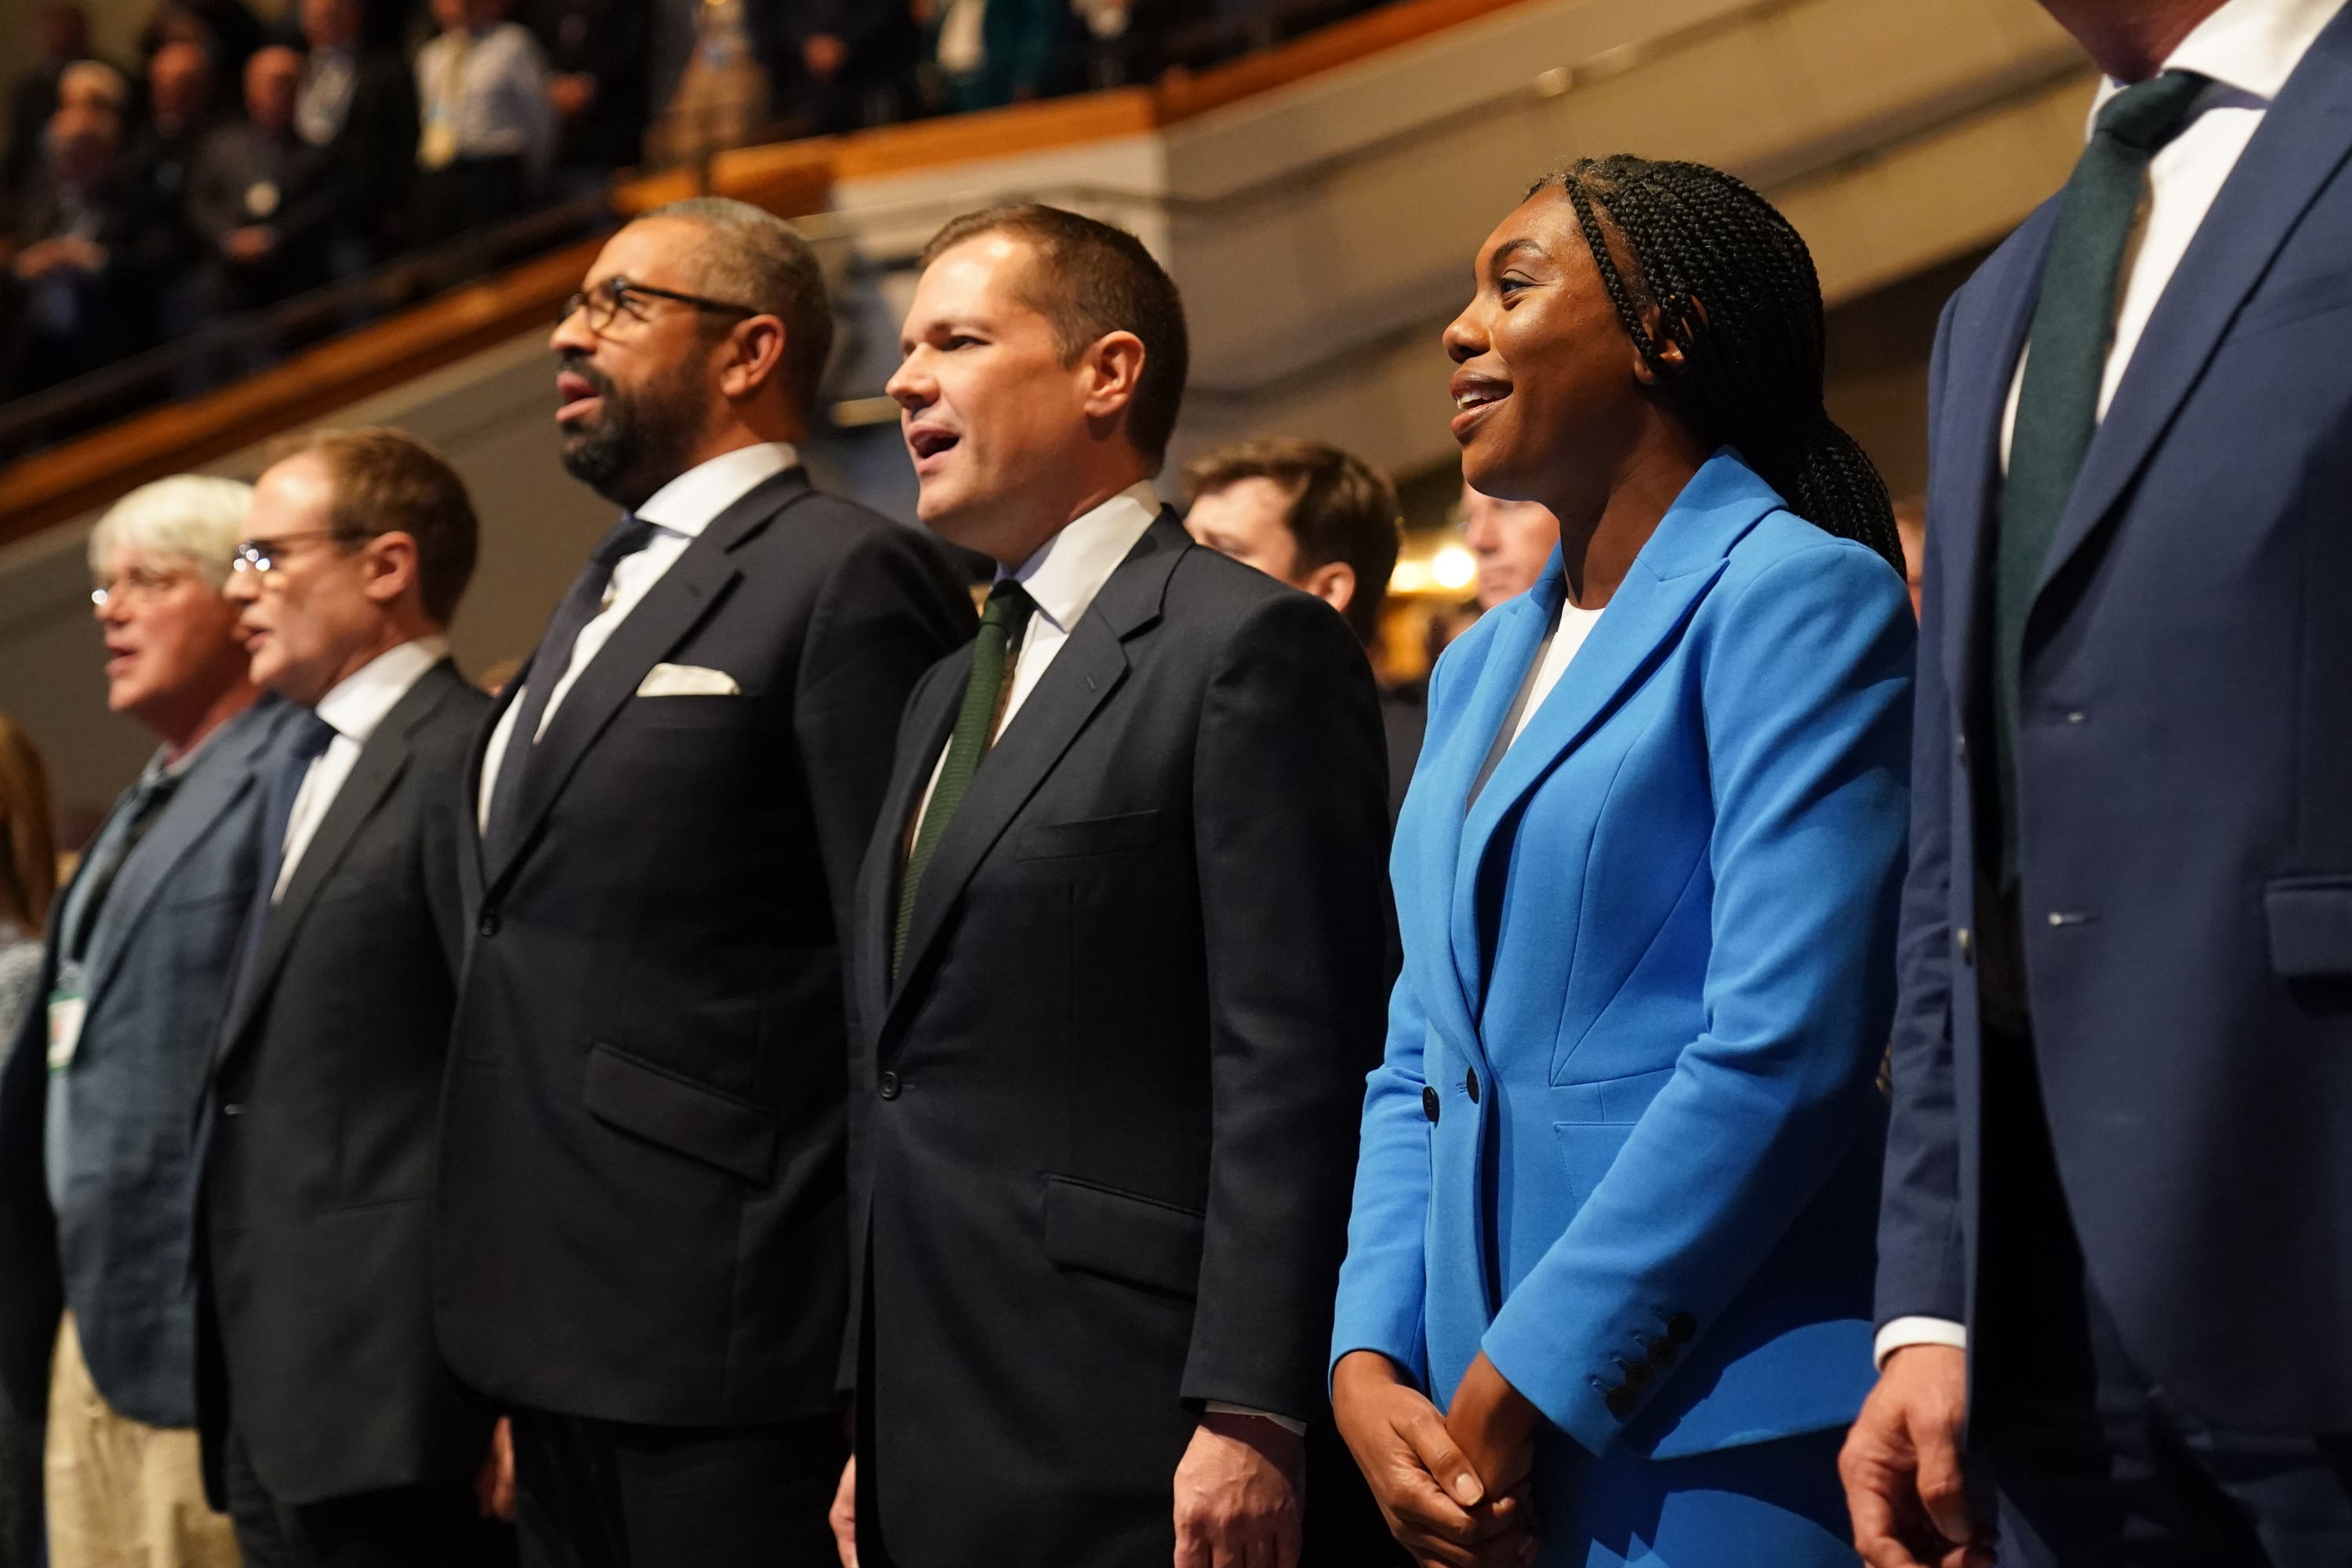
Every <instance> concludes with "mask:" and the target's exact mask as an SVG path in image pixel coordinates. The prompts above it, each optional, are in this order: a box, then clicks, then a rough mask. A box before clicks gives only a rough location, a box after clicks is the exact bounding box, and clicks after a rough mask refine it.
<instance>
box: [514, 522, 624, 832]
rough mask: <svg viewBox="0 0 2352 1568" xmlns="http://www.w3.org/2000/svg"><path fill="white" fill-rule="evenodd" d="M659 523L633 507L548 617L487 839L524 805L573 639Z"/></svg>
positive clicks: (520, 703) (527, 681)
mask: <svg viewBox="0 0 2352 1568" xmlns="http://www.w3.org/2000/svg"><path fill="white" fill-rule="evenodd" d="M653 536H654V525H653V524H652V523H650V522H647V521H645V520H644V519H643V518H641V517H638V516H636V515H635V514H634V513H629V514H625V515H624V516H623V517H622V519H621V521H618V522H616V523H614V525H613V527H612V529H611V531H609V532H607V533H606V534H605V535H604V538H603V539H601V540H599V541H597V543H596V548H595V549H594V550H593V552H590V554H589V556H588V563H587V564H586V565H584V566H583V567H581V568H580V575H579V577H578V578H577V579H576V580H575V581H574V582H573V583H572V591H571V592H570V593H568V594H566V595H563V603H562V604H560V605H556V606H555V617H554V618H553V619H552V620H551V621H549V622H548V623H547V635H546V636H545V637H541V638H540V641H539V650H538V651H537V652H536V653H534V654H532V655H531V656H530V669H529V670H528V671H527V672H526V674H525V676H524V683H523V689H522V693H521V695H520V698H519V699H518V700H517V701H518V706H519V707H520V711H519V712H517V713H516V714H515V722H514V729H513V730H512V731H509V734H508V736H507V751H506V755H505V756H504V757H502V758H500V759H499V781H498V783H497V784H494V785H493V786H492V787H491V790H490V815H489V821H488V825H487V831H485V832H484V833H483V835H482V842H483V843H484V844H485V845H489V844H502V843H504V842H505V841H506V836H507V834H508V833H509V832H510V831H512V830H513V828H514V826H515V818H516V816H518V815H519V814H520V812H521V810H522V775H523V770H524V769H525V768H526V767H528V766H529V765H530V754H531V747H532V745H533V744H534V743H536V742H537V741H538V740H539V726H540V723H541V721H543V720H544V719H545V718H546V717H547V701H548V698H549V696H550V695H551V694H552V693H553V691H554V690H555V685H556V682H558V681H560V680H562V679H563V672H564V671H565V670H567V669H569V668H571V667H572V644H574V643H576V642H578V641H579V640H580V634H581V632H582V631H583V630H585V629H586V627H587V625H588V623H589V622H590V621H593V620H594V619H595V618H596V616H597V615H598V614H599V612H601V611H602V610H603V609H604V590H605V589H606V588H608V587H610V586H611V585H612V582H613V568H614V567H615V566H617V565H619V564H620V563H622V562H623V561H625V560H626V559H628V558H629V557H630V556H632V555H635V553H636V552H638V551H640V550H643V549H644V548H645V547H646V544H647V543H648V542H650V541H651V540H652V539H653Z"/></svg>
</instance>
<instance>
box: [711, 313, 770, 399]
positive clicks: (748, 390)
mask: <svg viewBox="0 0 2352 1568" xmlns="http://www.w3.org/2000/svg"><path fill="white" fill-rule="evenodd" d="M784 343H785V334H784V323H783V322H782V321H779V320H777V319H776V318H775V317H773V316H753V317H752V318H751V320H749V321H738V322H737V323H736V324H735V330H734V331H730V332H729V333H728V334H727V343H726V346H725V348H724V349H723V350H722V351H721V356H722V357H721V358H720V361H719V391H720V392H721V393H723V394H725V395H726V397H727V400H728V401H729V402H730V403H741V402H744V401H746V400H747V399H750V398H752V397H756V396H758V395H760V393H761V391H762V390H763V389H765V388H766V387H769V386H771V385H776V384H782V378H783V368H784Z"/></svg>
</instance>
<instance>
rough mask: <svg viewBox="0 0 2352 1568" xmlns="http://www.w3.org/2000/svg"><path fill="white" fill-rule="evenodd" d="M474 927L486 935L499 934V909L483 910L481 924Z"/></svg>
mask: <svg viewBox="0 0 2352 1568" xmlns="http://www.w3.org/2000/svg"><path fill="white" fill-rule="evenodd" d="M474 929H475V930H476V931H479V932H481V933H482V935H484V936H496V935H498V934H499V911H498V910H483V911H482V920H481V923H480V924H479V925H477V926H476V927H475V928H474Z"/></svg>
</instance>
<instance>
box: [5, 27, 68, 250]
mask: <svg viewBox="0 0 2352 1568" xmlns="http://www.w3.org/2000/svg"><path fill="white" fill-rule="evenodd" d="M33 37H34V40H35V46H36V49H37V55H38V58H37V59H36V60H35V62H34V64H33V67H32V68H31V69H29V70H27V71H26V73H25V74H24V75H23V76H22V77H20V78H18V79H17V80H16V86H15V87H14V88H12V89H9V93H8V147H7V150H6V151H5V153H0V201H5V202H6V203H8V204H10V205H14V204H15V202H16V199H17V198H18V197H19V196H21V195H23V194H24V191H25V184H26V181H28V180H30V179H31V178H32V176H33V171H34V170H35V169H37V168H38V167H39V166H40V163H41V137H42V134H43V133H44V132H47V130H48V128H49V116H51V115H52V114H55V113H56V112H57V111H58V78H59V77H61V76H63V75H64V74H65V69H66V68H67V67H68V66H69V65H71V64H73V62H74V61H76V60H79V59H82V58H87V57H88V56H89V15H88V14H87V13H86V12H84V11H83V10H82V8H81V7H80V6H79V5H67V4H61V3H60V4H52V5H44V6H42V7H41V8H40V11H39V12H38V13H37V15H36V16H35V17H34V19H33Z"/></svg>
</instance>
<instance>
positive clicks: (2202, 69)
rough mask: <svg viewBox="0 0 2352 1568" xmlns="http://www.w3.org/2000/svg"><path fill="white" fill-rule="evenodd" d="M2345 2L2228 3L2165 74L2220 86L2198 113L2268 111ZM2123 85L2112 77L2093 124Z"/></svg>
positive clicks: (2096, 104) (2094, 105) (2172, 57)
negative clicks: (2191, 74)
mask: <svg viewBox="0 0 2352 1568" xmlns="http://www.w3.org/2000/svg"><path fill="white" fill-rule="evenodd" d="M2345 3H2346V0H2228V4H2226V5H2223V6H2222V7H2221V9H2220V10H2218V11H2216V12H2214V13H2213V14H2212V15H2211V16H2208V17H2206V18H2205V19H2204V20H2203V21H2202V22H2200V23H2198V24H2197V26H2196V27H2195V28H2193V29H2192V30H2191V31H2190V32H2189V36H2188V37H2185V38H2183V39H2181V40H2180V43H2179V47H2176V48H2175V49H2174V50H2173V51H2172V53H2170V54H2169V55H2167V56H2166V57H2165V58H2164V68H2165V69H2166V70H2188V71H2195V72H2197V73H2198V74H2199V75H2200V76H2207V77H2210V78H2212V79H2213V80H2214V81H2215V82H2216V83H2218V84H2219V85H2220V88H2221V98H2220V101H2219V102H2217V101H2216V95H2215V93H2214V91H2213V89H2208V91H2207V93H2206V94H2205V95H2204V96H2203V97H2202V98H2201V99H2200V108H2219V107H2222V106H2224V105H2227V106H2228V107H2231V108H2238V109H2268V108H2269V107H2270V102H2271V100H2273V99H2274V98H2276V97H2277V96H2278V95H2279V89H2281V88H2283V87H2284V86H2285V85H2286V79H2287V78H2289V77H2291V76H2293V75H2294V68H2295V67H2296V66H2298V65H2300V64H2301V63H2302V62H2303V57H2304V52H2305V50H2307V49H2309V48H2310V47H2311V46H2312V42H2313V40H2314V39H2315V38H2317V37H2319V35H2320V34H2321V33H2323V32H2325V31H2326V28H2327V24H2328V23H2330V22H2332V21H2334V20H2335V19H2336V13H2337V12H2338V11H2341V10H2342V9H2344V6H2345ZM2123 89H2124V84H2123V83H2122V82H2119V81H2117V80H2116V79H2114V78H2113V77H2108V78H2106V79H2103V80H2102V81H2101V82H2100V83H2099V90H2098V93H2097V95H2096V96H2095V98H2093V99H2092V100H2091V121H2090V126H2089V128H2086V129H2085V130H2084V137H2085V138H2086V139H2087V138H2088V136H2089V134H2090V131H2091V130H2093V129H2095V128H2096V127H2097V125H2098V122H2099V110H2102V109H2105V107H2106V106H2107V100H2109V99H2111V98H2113V97H2115V96H2116V94H2117V93H2119V92H2121V91H2123Z"/></svg>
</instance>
